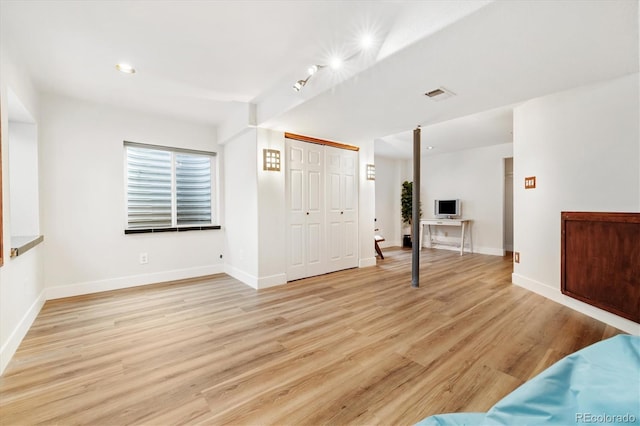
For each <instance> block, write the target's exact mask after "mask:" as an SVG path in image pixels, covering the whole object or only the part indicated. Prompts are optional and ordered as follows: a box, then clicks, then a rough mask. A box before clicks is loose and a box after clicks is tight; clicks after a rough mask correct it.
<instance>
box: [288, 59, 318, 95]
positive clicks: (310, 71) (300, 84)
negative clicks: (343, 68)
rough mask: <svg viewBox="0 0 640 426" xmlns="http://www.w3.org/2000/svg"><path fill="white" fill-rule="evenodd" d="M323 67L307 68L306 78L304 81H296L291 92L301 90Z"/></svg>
mask: <svg viewBox="0 0 640 426" xmlns="http://www.w3.org/2000/svg"><path fill="white" fill-rule="evenodd" d="M324 67H325V65H311V66H310V67H309V68H307V78H305V79H304V80H298V81H296V82H295V84H294V85H293V90H295V91H296V92H299V91H300V89H302V88H303V87H304V86H305V85H306V84H307V82H308V81H309V79H310V78H311V77H312V76H313V75H314V74H315V73H317V72H318V71H320V70H321V69H322V68H324Z"/></svg>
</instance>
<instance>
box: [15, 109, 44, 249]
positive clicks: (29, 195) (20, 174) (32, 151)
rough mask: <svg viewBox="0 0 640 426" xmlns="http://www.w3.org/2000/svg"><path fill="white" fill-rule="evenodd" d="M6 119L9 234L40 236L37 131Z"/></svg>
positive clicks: (32, 127)
mask: <svg viewBox="0 0 640 426" xmlns="http://www.w3.org/2000/svg"><path fill="white" fill-rule="evenodd" d="M9 116H10V117H9V120H10V121H9V186H10V193H11V194H10V198H11V200H10V204H11V235H12V236H35V235H39V233H40V217H39V216H40V210H39V205H40V201H39V197H40V196H39V191H38V128H37V126H36V125H35V124H32V123H20V122H16V121H11V112H9Z"/></svg>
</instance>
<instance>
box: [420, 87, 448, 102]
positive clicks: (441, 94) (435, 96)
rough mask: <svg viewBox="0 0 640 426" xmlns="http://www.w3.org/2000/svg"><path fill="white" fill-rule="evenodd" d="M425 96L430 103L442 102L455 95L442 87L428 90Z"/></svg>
mask: <svg viewBox="0 0 640 426" xmlns="http://www.w3.org/2000/svg"><path fill="white" fill-rule="evenodd" d="M425 96H427V97H428V98H429V99H431V100H432V101H436V102H439V101H444V100H445V99H449V98H450V97H452V96H455V93H453V92H452V91H450V90H447V89H445V88H444V87H438V88H437V89H433V90H429V91H428V92H426V93H425Z"/></svg>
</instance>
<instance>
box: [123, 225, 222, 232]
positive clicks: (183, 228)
mask: <svg viewBox="0 0 640 426" xmlns="http://www.w3.org/2000/svg"><path fill="white" fill-rule="evenodd" d="M209 229H222V227H221V226H220V225H208V226H179V227H172V228H139V229H125V230H124V233H125V234H152V233H153V234H155V233H158V232H185V231H207V230H209Z"/></svg>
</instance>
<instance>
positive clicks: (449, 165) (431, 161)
mask: <svg viewBox="0 0 640 426" xmlns="http://www.w3.org/2000/svg"><path fill="white" fill-rule="evenodd" d="M424 131H428V130H424ZM512 155H513V145H512V144H510V143H507V144H500V145H493V146H489V147H483V148H476V149H469V150H464V151H456V152H450V153H443V154H437V155H427V156H422V160H421V168H420V170H421V171H420V173H421V187H420V190H421V191H420V197H421V201H422V217H423V218H433V217H434V213H433V203H434V200H436V199H455V198H459V199H460V200H461V202H462V216H463V218H465V219H471V220H472V221H473V222H472V226H471V232H472V237H473V251H474V253H483V254H491V255H496V256H502V255H503V254H504V252H503V238H502V236H503V216H504V209H503V204H504V158H507V157H511V156H512ZM434 231H436V232H437V235H435V234H434V238H435V239H437V240H440V241H443V242H449V243H452V244H453V243H455V244H457V243H459V237H460V229H459V228H455V227H437V229H434ZM445 232H447V233H448V236H446V237H445V236H444V233H445ZM425 245H426V244H425ZM450 248H453V247H450Z"/></svg>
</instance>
